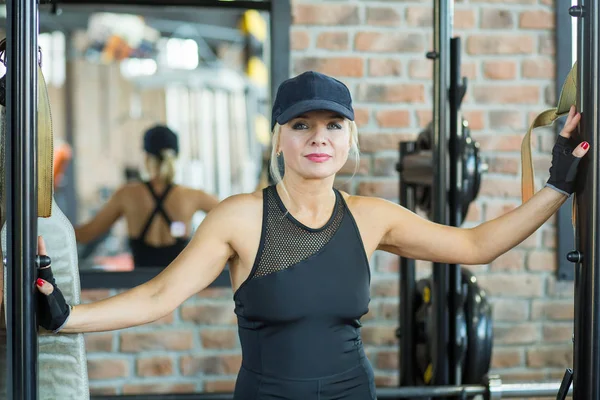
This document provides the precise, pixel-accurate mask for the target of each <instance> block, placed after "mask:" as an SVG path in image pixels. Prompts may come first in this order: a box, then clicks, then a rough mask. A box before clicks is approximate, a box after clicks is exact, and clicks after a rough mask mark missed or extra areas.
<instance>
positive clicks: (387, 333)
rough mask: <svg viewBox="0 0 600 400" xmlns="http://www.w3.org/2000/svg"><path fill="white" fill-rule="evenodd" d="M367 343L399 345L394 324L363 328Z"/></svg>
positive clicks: (363, 335) (364, 339)
mask: <svg viewBox="0 0 600 400" xmlns="http://www.w3.org/2000/svg"><path fill="white" fill-rule="evenodd" d="M361 331H362V340H363V342H364V343H365V345H367V346H369V345H373V346H397V345H398V339H397V338H396V328H395V327H394V326H382V325H380V326H364V327H362V328H361Z"/></svg>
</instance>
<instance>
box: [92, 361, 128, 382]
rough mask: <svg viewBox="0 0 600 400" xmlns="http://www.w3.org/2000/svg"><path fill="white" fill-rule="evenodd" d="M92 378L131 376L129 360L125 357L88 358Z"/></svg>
mask: <svg viewBox="0 0 600 400" xmlns="http://www.w3.org/2000/svg"><path fill="white" fill-rule="evenodd" d="M87 369H88V377H89V379H90V380H100V379H114V378H125V377H127V376H129V361H127V360H125V359H103V358H102V359H89V358H88V360H87Z"/></svg>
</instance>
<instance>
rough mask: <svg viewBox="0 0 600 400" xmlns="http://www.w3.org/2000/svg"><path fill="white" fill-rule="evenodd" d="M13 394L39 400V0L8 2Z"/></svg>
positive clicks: (9, 298)
mask: <svg viewBox="0 0 600 400" xmlns="http://www.w3.org/2000/svg"><path fill="white" fill-rule="evenodd" d="M7 17H8V18H7V28H8V29H7V53H6V58H7V80H6V83H7V93H6V94H7V101H6V103H7V113H6V115H7V117H6V120H7V130H6V132H7V137H6V139H7V148H8V151H7V152H6V154H7V167H8V168H7V170H8V172H7V173H8V176H7V177H8V179H7V182H9V184H8V185H7V186H8V196H7V203H8V204H7V229H8V235H7V239H8V240H7V250H8V254H7V261H8V263H7V269H8V270H7V274H8V282H7V292H8V293H7V307H6V310H7V331H8V332H7V339H8V346H7V347H8V371H9V379H8V382H7V385H8V391H7V394H8V398H9V399H19V400H36V399H37V377H38V373H37V326H36V319H35V301H34V300H35V297H34V296H35V292H34V291H35V290H36V289H35V286H34V279H35V270H34V266H35V255H36V248H37V238H36V235H37V225H36V222H37V179H36V177H37V174H36V168H37V163H36V161H37V160H36V154H37V151H36V150H37V149H36V137H37V64H36V63H37V59H38V53H37V2H36V1H35V0H20V1H9V2H7Z"/></svg>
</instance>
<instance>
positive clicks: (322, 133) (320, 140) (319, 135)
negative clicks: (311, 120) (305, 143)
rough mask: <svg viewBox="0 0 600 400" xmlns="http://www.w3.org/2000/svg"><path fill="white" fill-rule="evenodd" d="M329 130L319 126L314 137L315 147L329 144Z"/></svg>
mask: <svg viewBox="0 0 600 400" xmlns="http://www.w3.org/2000/svg"><path fill="white" fill-rule="evenodd" d="M326 134H327V129H326V128H325V127H323V126H318V127H317V128H316V129H315V133H314V135H313V136H312V141H311V144H312V145H314V146H320V145H324V144H325V143H326V142H327V139H326Z"/></svg>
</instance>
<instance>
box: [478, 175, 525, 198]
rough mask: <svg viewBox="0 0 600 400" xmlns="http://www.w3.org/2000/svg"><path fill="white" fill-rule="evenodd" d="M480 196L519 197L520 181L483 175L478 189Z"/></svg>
mask: <svg viewBox="0 0 600 400" xmlns="http://www.w3.org/2000/svg"><path fill="white" fill-rule="evenodd" d="M479 195H480V196H490V197H519V198H520V197H521V183H520V182H517V181H515V180H514V179H503V178H492V177H490V176H486V175H484V176H483V178H482V180H481V187H480V189H479Z"/></svg>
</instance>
